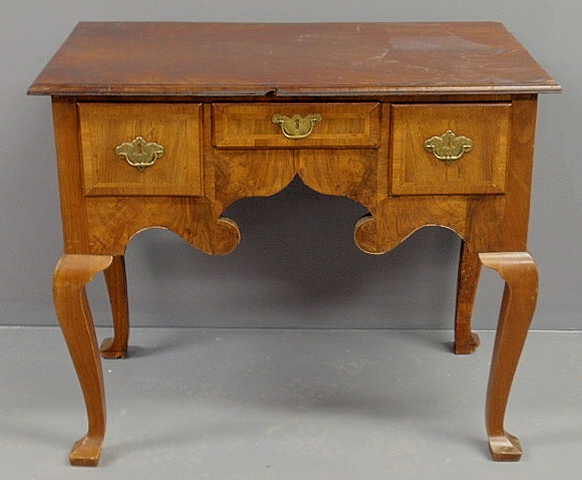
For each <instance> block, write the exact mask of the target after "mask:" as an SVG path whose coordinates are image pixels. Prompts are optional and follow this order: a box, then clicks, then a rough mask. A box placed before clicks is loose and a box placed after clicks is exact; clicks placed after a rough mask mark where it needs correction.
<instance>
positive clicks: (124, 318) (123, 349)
mask: <svg viewBox="0 0 582 480" xmlns="http://www.w3.org/2000/svg"><path fill="white" fill-rule="evenodd" d="M104 274H105V283H106V284H107V292H108V293H109V302H110V304H111V313H112V315H113V338H106V339H105V340H103V343H102V344H101V356H102V357H103V358H125V357H126V356H127V344H128V340H129V306H128V301H127V278H126V274H125V259H124V257H123V256H121V255H120V256H115V257H113V262H111V265H110V266H109V268H107V269H106V270H105V272H104Z"/></svg>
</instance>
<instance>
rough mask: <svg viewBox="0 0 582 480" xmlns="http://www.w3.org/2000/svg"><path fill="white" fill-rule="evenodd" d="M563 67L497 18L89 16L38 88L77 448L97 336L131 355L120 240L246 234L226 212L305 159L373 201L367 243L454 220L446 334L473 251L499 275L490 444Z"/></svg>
mask: <svg viewBox="0 0 582 480" xmlns="http://www.w3.org/2000/svg"><path fill="white" fill-rule="evenodd" d="M559 90H560V87H559V85H557V84H556V82H555V81H554V80H553V79H552V78H551V77H550V76H549V75H548V74H547V73H546V72H545V71H544V70H543V69H542V68H541V67H540V66H539V65H538V64H537V63H536V62H535V61H534V60H533V59H532V58H531V56H530V55H529V54H528V53H527V52H526V51H525V50H524V48H523V47H522V46H521V45H520V44H519V43H518V42H517V41H516V40H515V39H514V38H513V37H512V36H511V34H509V33H508V32H507V30H505V28H504V27H503V26H502V25H501V24H499V23H489V22H484V23H417V24H414V23H412V24H406V23H403V24H390V23H364V24H349V23H344V24H333V23H329V24H214V23H201V24H196V23H80V24H79V25H77V27H76V28H75V30H74V31H73V33H72V34H71V36H70V37H69V38H68V39H67V40H66V42H65V43H64V45H63V46H62V47H61V49H60V50H59V51H58V52H57V53H56V55H55V56H54V57H53V58H52V60H51V61H50V62H49V63H48V65H47V66H46V67H45V69H44V70H43V71H42V73H41V74H40V75H39V76H38V78H37V79H36V81H35V82H34V84H33V85H32V86H31V87H30V90H29V93H31V94H46V95H51V97H52V106H53V115H54V126H55V137H56V149H57V157H58V169H59V183H60V194H61V209H62V219H63V230H64V254H63V256H62V258H61V260H60V261H59V263H58V265H57V267H56V271H55V276H54V299H55V306H56V311H57V314H58V317H59V321H60V324H61V327H62V330H63V333H64V336H65V338H66V341H67V344H68V347H69V350H70V353H71V357H72V360H73V363H74V365H75V368H76V371H77V374H78V377H79V381H80V384H81V388H82V391H83V395H84V398H85V403H86V407H87V415H88V423H89V427H88V432H87V434H86V436H85V437H83V438H82V439H81V440H79V441H78V442H77V443H76V444H75V446H74V448H73V451H72V453H71V455H70V461H71V463H72V464H75V465H96V464H97V462H98V460H99V455H100V452H101V444H102V441H103V436H104V431H105V400H104V389H103V376H102V370H101V363H100V358H99V353H101V355H102V356H103V357H106V358H117V357H124V356H125V355H126V351H127V341H128V332H129V326H128V304H127V290H126V279H125V268H124V257H123V255H124V252H125V249H126V247H127V244H128V242H129V241H130V239H131V238H132V236H134V235H135V234H136V233H137V232H139V231H141V230H143V229H146V228H150V227H164V228H168V229H170V230H173V231H174V232H176V233H177V234H179V235H181V236H182V237H183V238H184V239H186V240H187V241H188V242H190V243H191V244H192V245H193V246H195V247H197V248H199V249H200V250H203V251H205V252H207V253H211V254H227V253H229V252H231V251H232V250H233V249H234V248H235V247H236V246H237V244H238V242H239V239H240V232H239V229H238V227H237V225H236V223H235V222H233V221H232V220H229V219H228V218H224V217H222V216H221V213H222V212H223V211H224V210H225V209H226V207H228V206H229V205H230V204H232V203H233V202H235V201H236V200H238V199H241V198H244V197H251V196H268V195H273V194H275V193H277V192H279V191H280V190H282V189H283V188H285V186H286V185H288V184H289V182H290V181H291V180H292V179H293V178H294V177H295V176H296V175H299V176H300V177H301V179H302V180H303V182H304V183H305V184H306V185H308V186H309V187H311V188H313V189H314V190H316V191H318V192H321V193H324V194H329V195H343V196H347V197H349V198H351V199H353V200H355V201H356V202H359V203H360V204H362V205H363V206H365V207H366V208H367V209H368V211H369V215H367V216H365V217H363V218H361V219H360V220H359V221H358V222H357V223H356V226H355V232H354V239H355V242H356V244H357V245H358V247H359V248H361V249H362V250H363V251H365V252H368V253H372V254H381V253H385V252H388V251H389V250H390V249H392V248H393V247H394V246H396V245H397V244H399V243H400V242H402V241H403V240H404V239H405V238H406V237H408V236H409V235H410V234H411V233H413V232H414V231H415V230H418V229H419V228H421V227H423V226H426V225H440V226H444V227H448V228H450V229H452V230H454V231H455V232H457V234H458V235H460V237H461V238H462V239H463V243H462V251H461V257H460V267H459V278H458V296H457V311H456V323H455V351H456V352H457V353H470V352H472V351H473V350H474V349H475V348H476V347H477V346H478V344H479V339H478V337H477V336H476V335H475V334H473V333H472V331H471V314H472V308H473V304H474V299H475V294H476V289H477V283H478V278H479V272H480V269H481V265H485V266H486V267H489V268H492V269H494V270H496V271H497V272H498V273H499V274H500V275H501V277H502V278H503V279H504V280H505V285H506V287H505V292H504V295H503V303H502V306H501V314H500V320H499V326H498V330H497V337H496V340H495V347H494V353H493V361H492V366H491V374H490V380H489V388H488V392H487V407H486V409H487V412H486V413H487V419H486V422H487V430H488V435H489V443H490V448H491V452H492V455H493V458H494V459H495V460H517V459H519V457H520V455H521V447H520V444H519V441H518V439H517V438H515V437H514V436H512V435H510V434H508V433H507V432H506V431H505V429H504V417H505V410H506V405H507V400H508V396H509V391H510V387H511V383H512V380H513V377H514V373H515V370H516V367H517V363H518V360H519V357H520V354H521V351H522V348H523V345H524V341H525V338H526V334H527V331H528V327H529V324H530V321H531V318H532V315H533V311H534V308H535V302H536V295H537V286H538V279H537V269H536V265H535V263H534V260H533V259H532V257H531V256H530V255H529V254H528V253H527V249H526V242H527V230H528V217H529V204H530V184H531V174H532V158H533V152H534V135H535V122H536V102H537V95H538V94H539V93H543V92H555V91H559ZM100 271H104V273H105V278H106V283H107V286H108V291H109V296H110V299H111V306H112V311H113V321H114V338H112V339H108V340H106V341H105V342H104V344H103V345H102V346H101V351H100V352H99V349H98V347H97V340H96V335H95V330H94V325H93V321H92V318H91V312H90V309H89V305H88V302H87V298H86V294H85V285H86V284H87V283H88V282H89V281H91V279H92V278H93V277H94V275H95V274H96V273H98V272H100Z"/></svg>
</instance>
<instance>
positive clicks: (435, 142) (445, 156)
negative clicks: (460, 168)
mask: <svg viewBox="0 0 582 480" xmlns="http://www.w3.org/2000/svg"><path fill="white" fill-rule="evenodd" d="M424 149H425V150H426V151H427V152H429V153H432V154H433V155H434V156H435V157H436V158H437V159H438V160H440V161H441V162H444V163H446V164H447V165H448V164H450V163H451V162H454V161H455V160H459V159H460V158H461V157H462V156H463V155H464V154H465V153H468V152H470V151H471V150H473V140H471V139H470V138H469V137H465V136H464V135H457V134H456V133H455V132H453V131H451V130H447V131H446V132H445V133H443V134H442V135H435V136H434V137H430V138H427V139H426V140H425V141H424Z"/></svg>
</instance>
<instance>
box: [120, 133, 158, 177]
mask: <svg viewBox="0 0 582 480" xmlns="http://www.w3.org/2000/svg"><path fill="white" fill-rule="evenodd" d="M164 153H165V150H164V147H163V145H160V144H158V143H155V142H148V141H146V140H144V139H143V138H142V137H135V140H133V141H131V142H124V143H122V144H121V145H118V146H117V147H115V154H116V155H117V156H118V157H119V158H121V159H122V160H125V161H126V162H127V163H129V164H130V165H131V166H132V167H135V168H137V169H138V170H139V171H140V172H143V171H144V170H145V169H146V168H147V167H151V166H152V165H153V164H154V163H156V160H157V159H158V158H161V157H163V156H164Z"/></svg>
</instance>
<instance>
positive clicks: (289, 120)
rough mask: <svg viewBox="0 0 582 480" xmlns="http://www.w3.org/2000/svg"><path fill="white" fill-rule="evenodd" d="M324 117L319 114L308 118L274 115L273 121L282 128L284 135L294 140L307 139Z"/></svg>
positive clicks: (297, 115)
mask: <svg viewBox="0 0 582 480" xmlns="http://www.w3.org/2000/svg"><path fill="white" fill-rule="evenodd" d="M321 120H322V117H321V115H320V114H319V113H312V114H310V115H307V116H306V117H302V116H301V115H299V114H295V115H293V116H292V117H286V116H285V115H279V114H276V115H273V118H271V121H272V122H273V123H275V124H277V125H279V126H280V127H281V131H282V132H283V135H285V136H286V137H287V138H291V139H293V140H299V139H301V138H306V137H308V136H309V135H311V134H312V133H313V127H314V126H315V125H316V124H317V123H319V122H321Z"/></svg>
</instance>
